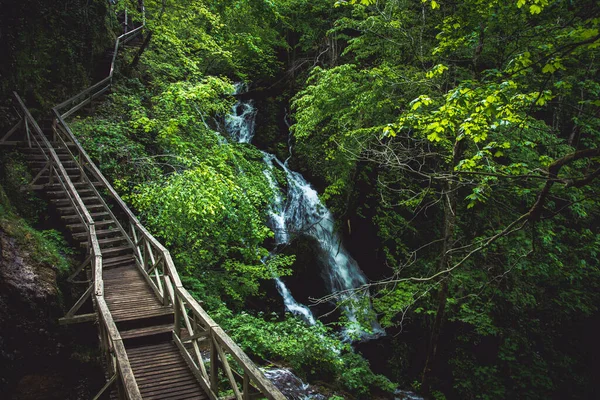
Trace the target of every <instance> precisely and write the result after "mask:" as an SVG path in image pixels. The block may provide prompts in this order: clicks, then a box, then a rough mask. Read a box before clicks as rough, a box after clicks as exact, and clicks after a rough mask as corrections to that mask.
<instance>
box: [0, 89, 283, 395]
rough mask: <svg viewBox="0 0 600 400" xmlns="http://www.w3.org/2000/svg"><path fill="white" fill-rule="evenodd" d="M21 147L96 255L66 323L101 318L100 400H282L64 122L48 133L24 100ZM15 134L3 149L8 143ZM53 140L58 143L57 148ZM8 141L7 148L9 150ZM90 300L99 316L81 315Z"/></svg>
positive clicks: (78, 237) (82, 270)
mask: <svg viewBox="0 0 600 400" xmlns="http://www.w3.org/2000/svg"><path fill="white" fill-rule="evenodd" d="M15 96H16V99H17V102H18V104H19V106H20V107H21V109H22V111H23V116H22V120H21V121H20V122H19V123H18V124H17V125H16V126H15V128H13V129H11V131H10V132H9V134H8V136H10V135H15V133H17V134H18V133H19V132H21V137H20V140H18V141H10V142H12V143H13V144H14V143H20V146H21V147H20V150H21V152H22V153H23V154H24V156H25V159H26V160H27V162H28V164H29V167H30V169H31V171H32V176H34V179H33V181H32V182H31V183H30V184H29V187H30V188H33V189H38V190H43V191H44V192H45V195H46V197H47V199H48V200H49V202H50V203H51V204H53V207H54V213H55V214H56V215H57V216H59V218H60V220H61V221H62V222H63V224H64V227H65V229H66V230H67V231H68V232H69V233H70V236H71V237H72V239H73V241H74V242H76V243H78V244H79V246H81V247H82V248H83V249H84V250H85V253H86V254H87V256H86V258H85V260H83V261H82V263H81V265H80V266H79V267H78V268H77V269H76V270H75V271H74V273H73V274H72V275H71V277H70V278H69V279H70V280H71V281H73V282H78V283H86V284H87V289H85V291H84V293H83V295H82V296H81V297H80V298H79V300H77V301H76V302H75V304H74V305H73V307H72V308H71V309H70V310H69V312H68V313H67V314H66V315H65V317H64V318H62V319H61V322H62V323H65V324H70V323H79V322H87V321H96V322H97V323H98V328H99V337H100V347H101V350H102V354H103V359H104V364H105V366H106V377H107V382H106V385H105V386H104V387H103V388H102V389H101V390H100V391H99V393H98V395H97V396H96V397H95V399H100V398H111V399H117V398H119V399H211V400H217V399H236V400H246V399H256V398H266V399H274V400H283V399H284V396H283V395H282V394H281V392H280V391H279V390H278V389H277V388H275V386H273V384H272V383H271V382H270V381H268V380H267V379H266V378H265V376H264V374H263V373H262V372H261V371H260V370H259V369H258V368H257V367H256V365H254V363H253V362H252V361H251V360H250V358H249V357H248V356H247V355H246V354H244V352H243V351H242V350H241V349H240V348H239V347H238V346H237V345H236V344H235V343H234V342H233V341H232V340H231V338H230V337H229V336H228V335H227V333H225V332H224V331H223V330H222V329H221V328H220V327H219V325H218V324H216V323H215V322H214V321H213V320H212V319H211V318H210V316H208V314H207V313H206V312H205V311H204V310H203V309H202V307H201V306H200V304H199V303H198V302H197V301H196V300H195V299H194V298H193V297H192V296H191V295H190V294H189V293H188V292H187V290H186V289H185V288H184V287H183V286H182V284H181V280H180V278H179V275H178V273H177V270H176V269H175V266H174V264H173V261H172V259H171V256H170V254H169V252H168V251H167V250H166V249H165V248H164V247H163V246H162V245H161V244H160V243H159V242H158V241H157V240H156V239H155V238H154V237H153V236H152V235H151V234H150V233H149V232H148V231H147V230H146V229H145V228H144V227H143V225H142V224H141V223H140V222H139V221H138V220H137V218H136V217H135V215H134V214H133V213H132V212H131V210H129V208H128V207H127V205H126V204H125V203H124V202H123V200H122V199H121V198H120V197H119V195H118V194H117V193H116V191H115V190H114V188H113V187H112V186H111V185H110V183H108V181H107V180H106V178H104V176H103V175H102V174H101V172H100V171H99V170H98V168H97V167H96V166H95V165H94V163H93V162H92V160H91V159H90V158H89V156H88V155H87V153H86V152H85V150H84V149H83V148H82V147H81V145H80V144H79V143H78V142H77V140H76V138H75V137H74V136H73V134H72V132H71V131H70V129H69V128H68V125H66V123H64V121H63V120H62V117H61V116H60V115H58V118H57V119H56V120H55V123H54V124H53V126H52V128H49V129H48V130H47V131H46V132H44V131H42V129H40V127H39V126H38V124H37V122H36V121H35V120H34V119H33V117H32V116H31V114H30V113H29V110H28V109H27V108H26V107H25V105H24V103H23V102H22V100H21V99H20V97H18V95H16V94H15ZM6 137H7V135H5V136H4V137H3V138H0V139H2V140H0V144H7V143H8V142H9V141H7V140H5V139H6ZM50 140H52V141H50ZM3 142H4V143H3ZM90 300H91V302H92V305H93V310H94V312H88V313H87V314H80V313H78V312H79V311H80V310H81V309H82V306H83V305H84V304H85V303H87V302H89V301H90Z"/></svg>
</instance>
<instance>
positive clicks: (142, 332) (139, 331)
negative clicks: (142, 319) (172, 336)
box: [120, 324, 173, 339]
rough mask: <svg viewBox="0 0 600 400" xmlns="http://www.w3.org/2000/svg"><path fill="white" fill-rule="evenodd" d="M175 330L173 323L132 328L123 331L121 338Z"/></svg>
mask: <svg viewBox="0 0 600 400" xmlns="http://www.w3.org/2000/svg"><path fill="white" fill-rule="evenodd" d="M172 331H173V324H165V325H155V326H148V327H145V328H138V329H130V330H127V331H121V332H120V333H121V339H133V338H139V337H143V336H153V335H160V334H164V333H169V332H172Z"/></svg>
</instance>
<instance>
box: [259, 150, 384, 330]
mask: <svg viewBox="0 0 600 400" xmlns="http://www.w3.org/2000/svg"><path fill="white" fill-rule="evenodd" d="M265 161H266V162H269V163H270V164H271V166H269V164H267V165H268V166H269V168H272V163H273V162H275V163H276V164H277V165H278V166H279V167H280V168H281V169H283V171H284V172H285V175H286V178H287V184H288V185H287V186H288V188H287V201H286V204H285V208H284V209H282V208H281V206H279V211H278V212H277V220H278V221H281V220H283V223H282V222H278V226H277V230H282V229H284V233H280V234H279V235H278V233H277V232H276V233H275V235H276V237H277V236H279V237H280V240H281V238H284V237H285V239H286V242H287V240H289V238H290V233H291V234H296V235H307V236H309V237H312V238H313V239H316V243H317V244H318V246H319V251H320V254H321V261H322V262H323V264H324V266H325V267H326V270H325V271H323V272H324V273H323V275H324V277H325V278H326V283H327V286H328V289H329V290H330V291H331V293H339V295H338V300H339V301H340V302H341V303H342V307H343V309H344V311H345V314H346V317H347V318H348V321H349V322H350V326H349V327H348V328H346V330H345V336H346V337H347V338H353V337H355V336H358V337H360V338H362V339H368V338H371V337H373V336H380V335H382V334H383V332H384V331H383V329H382V328H381V326H380V325H379V323H378V322H377V320H376V319H375V318H372V317H369V316H367V318H366V319H367V320H369V321H370V325H371V332H364V330H363V329H362V328H361V327H360V324H359V322H358V318H357V316H358V315H359V313H369V312H370V311H371V310H370V307H369V306H368V305H367V309H362V310H361V309H359V307H358V304H359V303H361V301H362V300H364V299H366V297H362V296H368V293H363V294H362V295H360V294H357V293H356V292H355V291H354V289H356V288H359V287H361V286H363V285H365V284H366V283H367V279H366V277H365V276H364V274H363V273H362V271H361V270H360V268H359V266H358V264H357V263H356V261H355V260H354V259H353V258H352V256H350V254H349V253H348V251H347V250H346V248H345V247H344V246H343V244H342V242H341V239H340V237H339V235H338V234H337V233H336V230H335V224H334V222H333V221H334V219H333V216H332V215H331V212H330V211H329V210H328V209H327V208H326V207H325V206H324V205H323V204H322V203H321V200H320V199H319V196H318V194H317V192H316V190H314V189H313V188H312V187H311V186H310V184H309V183H308V182H307V181H306V180H305V179H304V177H303V176H302V175H300V174H299V173H298V172H295V171H292V170H290V169H289V168H288V167H287V165H285V164H284V163H282V162H281V161H280V160H279V159H277V158H276V157H275V156H273V155H268V156H266V157H265ZM279 196H280V195H279ZM274 203H277V200H275V201H274ZM279 203H281V200H279ZM271 220H272V221H273V220H274V219H273V218H272V219H271ZM363 303H365V302H363ZM366 303H368V302H366Z"/></svg>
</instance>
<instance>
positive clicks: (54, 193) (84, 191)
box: [46, 186, 95, 199]
mask: <svg viewBox="0 0 600 400" xmlns="http://www.w3.org/2000/svg"><path fill="white" fill-rule="evenodd" d="M61 189H62V186H61ZM77 193H79V197H82V196H90V195H93V194H94V193H95V192H94V190H93V189H92V188H81V189H77ZM46 194H47V195H48V197H50V198H54V199H58V198H65V197H67V194H66V193H65V191H64V190H48V191H47V192H46Z"/></svg>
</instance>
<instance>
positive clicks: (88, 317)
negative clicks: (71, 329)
mask: <svg viewBox="0 0 600 400" xmlns="http://www.w3.org/2000/svg"><path fill="white" fill-rule="evenodd" d="M97 318H98V316H97V315H96V314H95V313H90V314H80V315H74V316H72V317H68V318H66V317H63V318H59V319H58V323H59V324H60V325H70V324H80V323H83V322H93V321H95V320H96V319H97Z"/></svg>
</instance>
